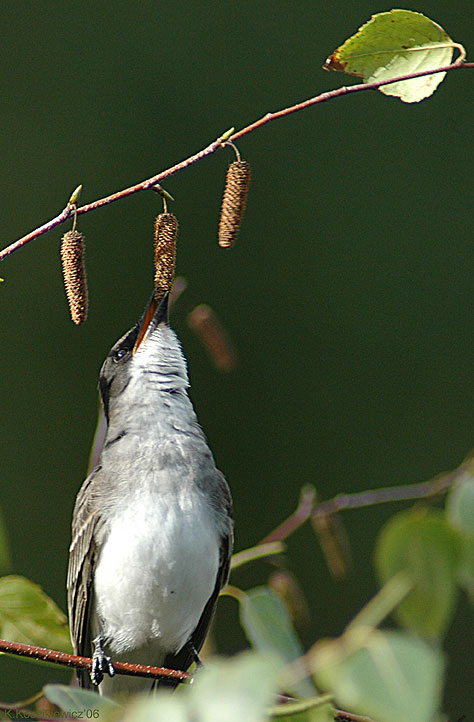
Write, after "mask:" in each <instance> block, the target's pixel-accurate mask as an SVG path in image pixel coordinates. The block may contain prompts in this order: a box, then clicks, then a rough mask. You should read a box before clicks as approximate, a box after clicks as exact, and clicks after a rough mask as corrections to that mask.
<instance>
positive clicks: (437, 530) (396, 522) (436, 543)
mask: <svg viewBox="0 0 474 722" xmlns="http://www.w3.org/2000/svg"><path fill="white" fill-rule="evenodd" d="M459 554H460V545H459V539H458V537H457V535H456V533H455V532H454V531H453V529H452V528H451V527H450V526H449V524H448V523H447V521H446V518H445V516H444V514H442V513H440V512H436V511H434V510H429V511H425V512H423V513H412V512H408V513H406V512H404V513H401V514H397V515H396V516H394V517H392V519H390V520H389V522H388V523H387V524H386V525H385V527H384V528H383V529H382V531H381V533H380V534H379V537H378V539H377V543H376V547H375V565H376V568H377V572H378V576H379V578H380V579H381V581H382V583H383V582H386V581H387V580H388V579H390V578H391V577H392V576H394V575H395V574H396V573H397V572H399V571H404V572H406V574H407V576H408V577H409V579H410V580H411V581H412V583H413V584H414V586H415V588H414V589H413V591H412V592H410V593H409V594H408V596H407V598H406V599H405V600H404V601H403V602H402V603H401V604H400V606H399V607H398V608H397V609H396V610H395V614H396V616H397V618H398V619H399V621H400V622H401V624H403V625H404V626H406V627H408V628H411V629H416V630H417V631H418V632H421V633H422V634H423V635H425V636H427V637H431V638H432V637H440V636H442V634H443V633H444V632H445V631H446V628H447V627H448V625H449V623H450V622H451V618H452V616H453V614H454V609H455V604H456V593H457V588H456V583H455V579H456V571H457V566H458V560H459Z"/></svg>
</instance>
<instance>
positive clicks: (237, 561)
mask: <svg viewBox="0 0 474 722" xmlns="http://www.w3.org/2000/svg"><path fill="white" fill-rule="evenodd" d="M285 549H286V545H285V544H283V542H280V541H276V542H268V543H267V544H257V545H256V546H254V547H250V548H249V549H243V550H242V551H241V552H237V554H233V555H232V560H231V563H230V568H231V569H238V568H239V567H243V566H244V564H249V563H250V562H255V561H257V560H258V559H265V558H267V557H270V556H273V555H274V554H282V553H283V552H284V551H285Z"/></svg>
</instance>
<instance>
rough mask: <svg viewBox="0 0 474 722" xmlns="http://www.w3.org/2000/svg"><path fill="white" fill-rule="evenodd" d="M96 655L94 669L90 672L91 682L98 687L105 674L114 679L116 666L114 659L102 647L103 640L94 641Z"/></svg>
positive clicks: (93, 660) (93, 661) (98, 638)
mask: <svg viewBox="0 0 474 722" xmlns="http://www.w3.org/2000/svg"><path fill="white" fill-rule="evenodd" d="M93 644H94V654H93V655H92V668H91V671H90V677H91V682H92V684H93V685H95V686H96V687H97V686H98V685H99V684H100V683H101V682H102V680H103V679H104V674H108V675H109V677H113V676H114V674H115V669H114V665H113V664H112V659H111V658H110V657H108V656H107V655H106V654H105V652H104V649H103V647H102V644H103V642H102V638H101V637H97V639H94V641H93Z"/></svg>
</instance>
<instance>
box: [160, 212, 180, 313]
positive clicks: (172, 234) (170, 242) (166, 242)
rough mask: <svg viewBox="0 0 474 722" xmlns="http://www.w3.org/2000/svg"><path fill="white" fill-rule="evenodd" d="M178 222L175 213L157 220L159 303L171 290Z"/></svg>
mask: <svg viewBox="0 0 474 722" xmlns="http://www.w3.org/2000/svg"><path fill="white" fill-rule="evenodd" d="M177 237H178V221H177V219H176V216H174V215H173V213H160V214H159V215H158V216H156V218H155V299H156V300H157V301H158V302H159V301H161V299H162V298H163V296H164V295H165V293H167V292H168V291H170V290H171V286H172V285H173V280H174V268H175V260H176V238H177Z"/></svg>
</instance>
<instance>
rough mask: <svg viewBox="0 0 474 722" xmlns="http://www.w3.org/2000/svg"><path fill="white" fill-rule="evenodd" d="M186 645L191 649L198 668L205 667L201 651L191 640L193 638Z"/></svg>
mask: <svg viewBox="0 0 474 722" xmlns="http://www.w3.org/2000/svg"><path fill="white" fill-rule="evenodd" d="M186 647H187V648H188V649H189V651H190V652H191V654H192V657H193V662H195V663H196V667H197V668H199V667H204V665H203V663H202V661H201V657H200V656H199V652H198V651H197V649H196V647H195V646H194V644H193V643H192V642H191V640H190V641H189V642H188V643H187V644H186Z"/></svg>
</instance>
